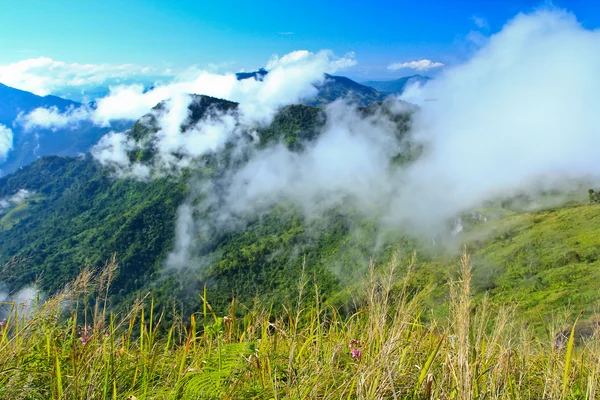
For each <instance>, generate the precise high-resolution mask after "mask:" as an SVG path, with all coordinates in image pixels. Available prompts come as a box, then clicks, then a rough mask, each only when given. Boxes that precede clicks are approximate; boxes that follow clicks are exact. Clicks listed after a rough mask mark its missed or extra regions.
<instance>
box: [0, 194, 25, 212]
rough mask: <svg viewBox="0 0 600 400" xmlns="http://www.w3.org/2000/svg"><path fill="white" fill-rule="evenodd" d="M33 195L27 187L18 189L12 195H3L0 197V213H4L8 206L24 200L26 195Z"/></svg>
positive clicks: (16, 204) (10, 206)
mask: <svg viewBox="0 0 600 400" xmlns="http://www.w3.org/2000/svg"><path fill="white" fill-rule="evenodd" d="M31 195H33V193H32V192H30V191H29V190H27V189H19V191H18V192H17V193H15V194H13V195H12V196H7V197H3V198H1V199H0V215H2V214H4V213H6V212H7V211H8V210H9V209H10V208H12V207H14V206H18V205H19V204H21V203H22V202H24V201H25V200H26V199H27V198H28V197H30V196H31Z"/></svg>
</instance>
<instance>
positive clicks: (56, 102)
mask: <svg viewBox="0 0 600 400" xmlns="http://www.w3.org/2000/svg"><path fill="white" fill-rule="evenodd" d="M79 106H81V103H77V102H75V101H71V100H65V99H63V98H60V97H56V96H44V97H41V96H37V95H35V94H33V93H30V92H26V91H24V90H19V89H15V88H12V87H10V86H6V85H3V84H2V83H0V124H3V125H6V126H10V125H12V123H13V121H14V120H15V119H16V118H17V116H18V115H19V113H21V112H23V113H28V112H30V111H33V110H35V109H36V108H39V107H56V108H58V109H59V110H60V111H65V110H67V109H68V108H69V107H79Z"/></svg>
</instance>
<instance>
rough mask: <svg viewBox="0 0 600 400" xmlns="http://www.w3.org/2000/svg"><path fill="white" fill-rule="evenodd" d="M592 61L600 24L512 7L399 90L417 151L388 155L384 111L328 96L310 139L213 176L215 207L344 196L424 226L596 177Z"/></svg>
mask: <svg viewBox="0 0 600 400" xmlns="http://www.w3.org/2000/svg"><path fill="white" fill-rule="evenodd" d="M598 70H600V30H596V31H592V30H587V29H585V28H583V27H582V26H581V25H580V24H579V23H578V22H577V21H576V19H575V17H574V16H573V15H571V14H568V13H566V12H563V11H558V10H551V11H548V10H544V11H538V12H535V13H533V14H528V15H519V16H517V17H516V18H514V19H513V20H511V21H510V22H509V23H507V24H506V26H504V28H503V29H502V31H501V32H500V33H498V34H496V35H493V36H492V37H491V38H490V40H489V41H488V42H487V43H486V44H485V45H484V47H483V48H482V49H481V50H479V51H478V52H476V53H475V54H474V55H473V56H472V58H471V59H470V60H468V61H467V62H465V63H464V64H462V65H458V66H456V67H453V68H451V69H448V70H446V71H445V72H444V73H443V74H442V75H441V76H439V77H438V78H436V79H435V80H433V81H430V82H428V83H427V84H425V85H423V86H422V87H414V88H412V89H411V90H409V91H407V92H406V95H405V96H403V98H405V99H406V100H408V101H411V102H414V103H416V104H419V105H420V107H421V108H420V110H419V111H417V112H416V114H414V118H413V129H412V132H411V140H412V141H413V143H418V144H422V145H423V146H424V153H423V155H422V156H421V157H420V158H419V159H418V160H417V161H415V162H414V163H412V164H409V165H408V166H406V167H394V166H393V165H391V164H390V157H391V156H392V155H393V154H394V152H395V151H397V150H398V149H399V147H400V146H401V145H402V143H398V142H397V141H396V140H395V139H394V135H393V124H391V123H389V121H386V118H385V117H383V116H379V117H367V118H365V117H364V116H361V115H357V114H356V112H354V111H353V109H352V107H345V106H344V105H343V104H340V103H337V104H333V105H331V106H330V107H329V108H328V110H327V124H326V126H325V128H324V129H323V131H322V132H321V134H320V136H319V138H318V139H317V140H316V141H315V142H314V143H312V144H310V145H307V147H306V149H305V150H304V151H303V152H301V153H297V152H292V151H289V150H288V149H287V148H285V147H284V146H281V145H277V146H275V147H271V148H268V149H265V150H261V151H257V152H256V153H254V154H253V156H252V158H251V159H250V161H249V162H248V164H247V165H245V166H244V167H243V168H242V169H240V170H239V171H238V172H235V173H233V175H232V176H230V177H227V178H226V179H225V180H224V181H223V182H221V183H219V185H218V186H219V187H220V188H221V189H222V188H223V187H225V188H226V190H225V191H226V192H227V196H226V200H227V201H225V202H221V203H218V204H221V205H222V204H225V206H224V207H223V208H222V210H221V212H222V213H223V214H224V215H226V216H227V215H230V216H234V217H235V216H236V215H244V213H247V212H250V213H254V212H260V211H264V210H265V209H268V208H269V207H271V206H272V205H273V204H276V203H279V202H281V201H282V200H285V201H290V202H294V203H295V204H297V205H299V206H300V207H301V208H302V209H303V210H304V211H305V213H306V215H309V216H310V215H316V216H319V215H322V212H323V211H325V210H327V209H328V208H330V207H333V206H340V205H341V206H347V205H350V206H351V208H350V210H351V211H350V212H352V210H355V211H357V212H362V213H365V214H366V215H367V216H368V217H369V218H372V219H373V220H379V221H381V224H382V225H383V226H388V227H390V228H392V229H398V227H401V228H403V229H408V230H410V231H411V232H414V233H423V234H427V235H431V234H433V233H437V232H439V231H440V230H441V229H447V228H448V226H449V225H448V224H449V221H451V220H452V219H453V218H455V217H456V216H457V214H459V213H461V212H466V211H470V210H473V209H474V208H477V207H481V206H483V205H484V204H486V202H487V201H489V200H494V199H498V198H503V197H509V196H513V195H516V194H519V193H525V194H539V191H540V190H542V189H544V190H547V189H566V188H572V187H574V186H575V185H574V183H577V182H581V181H583V180H590V179H591V180H594V179H596V180H598V179H600V167H599V165H598V157H597V149H598V148H600V130H599V127H600V114H598V112H597V101H596V100H597V94H598V93H599V92H600V75H598V73H597V71H598ZM431 99H435V100H436V101H428V100H431ZM397 105H399V106H400V105H401V103H398V104H397ZM399 110H400V111H401V110H402V107H401V106H400V108H399Z"/></svg>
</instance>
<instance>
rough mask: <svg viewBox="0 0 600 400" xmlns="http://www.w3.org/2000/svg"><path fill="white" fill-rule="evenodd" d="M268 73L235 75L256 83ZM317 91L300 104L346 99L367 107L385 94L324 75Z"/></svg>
mask: <svg viewBox="0 0 600 400" xmlns="http://www.w3.org/2000/svg"><path fill="white" fill-rule="evenodd" d="M268 73H269V72H268V71H267V70H265V69H264V68H261V69H259V70H258V71H254V72H238V73H237V74H236V76H237V79H238V80H242V79H251V78H254V79H256V80H257V81H262V80H263V79H264V77H265V76H266V75H267V74H268ZM315 87H316V88H317V89H318V90H319V92H318V93H317V95H316V96H315V97H313V98H309V99H305V100H304V101H303V102H302V104H304V105H308V106H321V105H324V104H328V103H331V102H333V101H335V100H337V99H339V98H346V99H349V100H351V101H352V102H354V103H356V104H358V105H359V106H367V105H369V104H373V103H376V102H378V101H383V99H385V97H386V94H383V93H380V92H379V91H377V90H376V89H373V88H372V87H368V86H365V85H361V84H360V83H358V82H355V81H353V80H352V79H350V78H346V77H344V76H335V75H329V74H325V80H324V82H323V83H322V84H320V85H315Z"/></svg>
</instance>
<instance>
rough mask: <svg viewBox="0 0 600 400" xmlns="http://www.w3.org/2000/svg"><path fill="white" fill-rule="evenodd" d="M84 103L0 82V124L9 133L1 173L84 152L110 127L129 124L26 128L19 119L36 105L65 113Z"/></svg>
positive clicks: (118, 127)
mask: <svg viewBox="0 0 600 400" xmlns="http://www.w3.org/2000/svg"><path fill="white" fill-rule="evenodd" d="M82 106H83V104H81V103H78V102H75V101H72V100H66V99H63V98H60V97H57V96H43V97H42V96H37V95H35V94H33V93H30V92H26V91H23V90H19V89H15V88H12V87H9V86H6V85H3V84H0V124H1V125H4V126H6V127H7V128H8V129H10V130H11V132H12V138H11V145H10V150H9V151H8V153H7V157H6V159H5V160H4V161H3V162H2V163H0V171H2V174H6V173H11V172H13V171H15V170H17V169H19V168H21V167H23V166H25V165H27V164H29V163H31V162H33V161H35V160H36V159H37V158H38V157H41V156H45V155H63V156H75V155H77V154H80V153H85V152H86V151H88V150H89V149H90V147H91V146H92V145H94V144H95V143H97V142H98V140H99V139H100V138H101V137H102V136H103V135H105V134H106V133H107V132H109V131H110V130H111V129H126V128H128V127H129V126H130V124H128V123H126V122H123V121H121V122H118V123H116V124H114V125H113V126H110V127H98V126H95V125H94V124H93V123H92V122H87V121H82V122H80V123H78V124H77V125H76V126H68V127H65V128H56V129H52V128H48V129H47V128H39V127H34V128H31V129H27V128H26V127H25V126H24V124H23V123H22V122H21V121H19V117H20V116H22V115H26V114H28V113H29V112H31V111H33V110H35V109H36V108H40V107H42V108H56V110H57V111H58V112H61V113H64V112H65V111H67V110H70V109H77V108H79V107H82Z"/></svg>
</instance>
